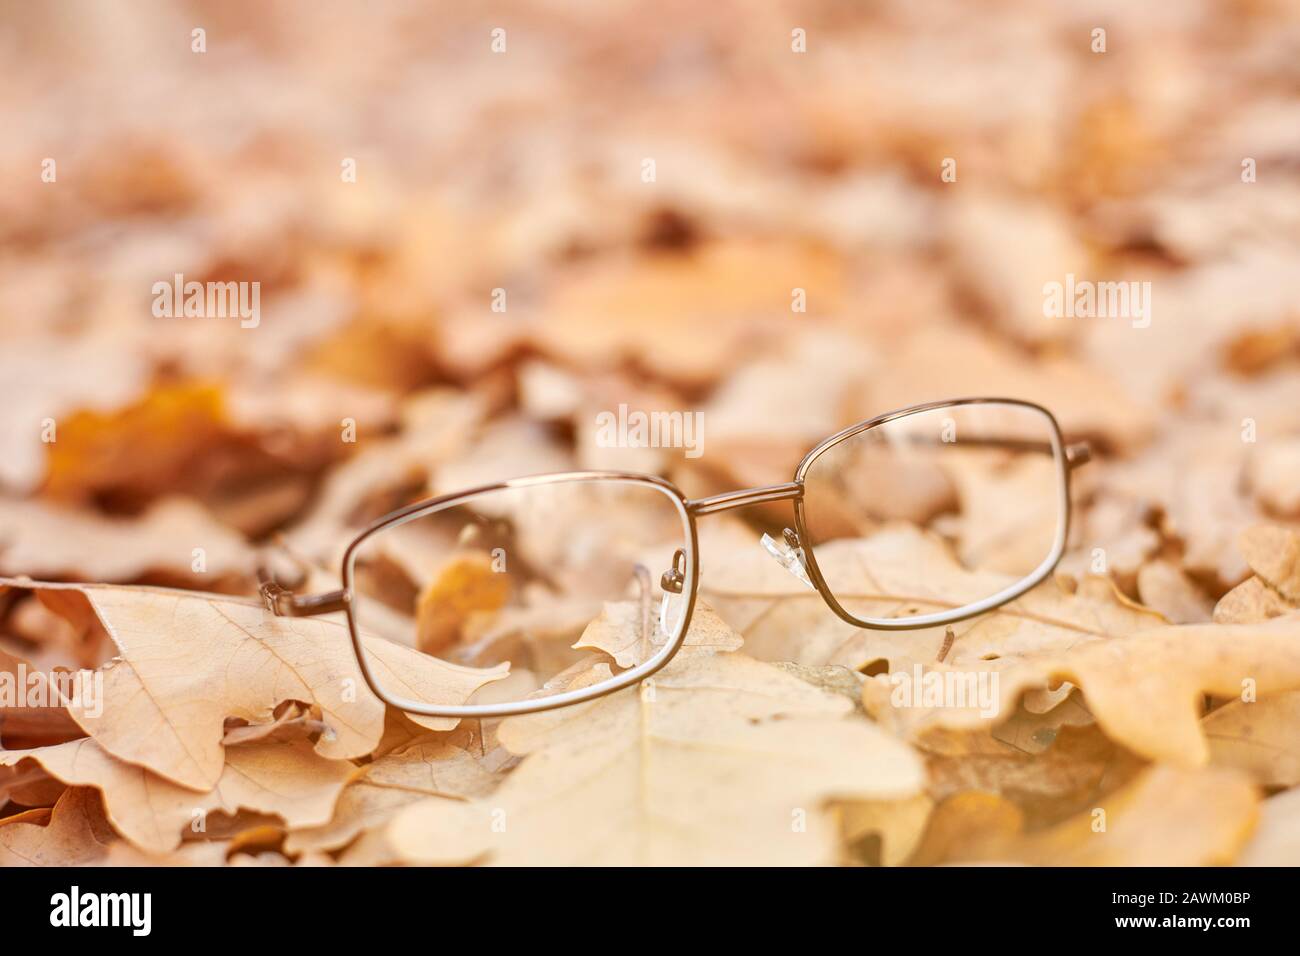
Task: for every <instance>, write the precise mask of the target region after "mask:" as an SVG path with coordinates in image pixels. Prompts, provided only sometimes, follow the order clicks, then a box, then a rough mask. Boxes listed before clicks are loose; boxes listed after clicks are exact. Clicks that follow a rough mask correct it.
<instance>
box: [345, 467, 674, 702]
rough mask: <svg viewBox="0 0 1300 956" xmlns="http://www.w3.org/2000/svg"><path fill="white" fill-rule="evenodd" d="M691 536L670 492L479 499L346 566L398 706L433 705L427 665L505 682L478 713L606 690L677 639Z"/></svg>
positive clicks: (629, 487) (557, 492) (450, 507)
mask: <svg viewBox="0 0 1300 956" xmlns="http://www.w3.org/2000/svg"><path fill="white" fill-rule="evenodd" d="M688 534H689V531H688V523H687V518H686V516H685V514H684V512H683V510H682V508H681V506H680V504H679V502H678V501H677V499H676V498H674V497H673V496H671V495H670V494H669V493H668V492H667V491H666V490H665V489H663V488H660V487H658V486H656V485H651V484H647V483H642V482H632V481H619V480H591V481H565V482H551V483H543V484H531V485H521V486H516V487H510V488H502V489H496V490H493V491H486V492H481V493H479V494H476V495H474V496H472V497H468V498H462V499H457V500H455V501H453V502H451V503H448V504H446V505H444V506H442V507H440V508H437V509H435V510H433V511H431V512H425V513H421V514H419V515H418V516H416V517H413V518H411V519H408V520H406V521H404V522H402V523H399V524H395V525H392V526H389V527H386V528H384V529H383V530H381V531H378V532H376V533H374V534H372V535H371V536H370V537H368V538H366V539H365V540H364V541H362V542H361V544H360V545H359V546H358V547H357V548H356V549H355V550H354V551H353V554H352V559H351V562H350V581H351V583H352V588H353V599H352V601H353V604H352V606H353V614H354V615H355V618H356V620H357V623H358V625H359V627H360V630H361V632H362V633H363V635H366V637H365V638H364V640H363V643H364V644H365V646H366V647H367V648H368V649H367V651H366V661H367V664H368V665H369V670H370V671H371V673H372V675H373V676H374V678H375V680H376V682H377V683H378V684H379V686H380V687H381V688H383V690H384V691H385V693H386V695H388V696H390V697H391V698H393V699H395V700H423V701H425V702H428V697H429V691H428V686H427V685H428V682H429V680H430V679H435V678H436V675H434V678H431V677H430V675H429V674H427V673H426V671H427V670H428V666H429V665H431V664H432V665H434V666H438V665H446V664H450V665H456V666H462V667H473V668H488V669H496V670H497V671H498V673H497V674H496V675H493V677H492V679H491V680H490V681H489V682H488V683H486V684H484V686H483V687H481V688H480V689H479V690H478V691H476V692H475V693H474V694H473V695H472V696H471V697H470V698H469V699H468V700H467V701H465V703H469V704H504V703H514V702H517V701H523V700H533V699H540V698H545V697H549V696H553V695H555V694H559V693H563V692H565V691H568V690H574V689H577V688H579V687H587V686H592V685H599V684H602V683H608V682H610V681H612V680H613V679H614V678H616V677H617V676H618V675H619V674H622V673H625V672H626V671H627V670H629V669H631V668H634V667H636V666H638V665H640V664H642V663H644V662H646V661H649V660H657V659H658V658H659V655H661V654H664V653H666V651H667V650H668V648H669V647H670V646H671V644H672V643H673V642H674V641H675V639H676V636H677V631H678V630H679V627H680V624H681V617H682V608H683V607H684V601H683V600H682V594H680V593H677V592H676V591H674V587H676V586H677V585H675V584H674V581H675V580H677V579H676V578H675V577H674V576H673V575H672V574H671V571H672V569H673V568H674V560H676V567H677V569H678V571H679V572H681V579H680V580H681V585H680V586H681V587H683V588H684V587H685V585H686V584H687V583H688V582H687V580H686V575H687V574H689V573H690V569H689V568H687V567H686V565H685V556H686V554H687V540H688ZM679 552H680V553H679ZM665 572H670V573H669V576H668V578H667V581H666V582H665V578H664V575H665ZM665 583H667V585H668V591H667V592H665V590H664V587H663V585H664V584H665ZM665 597H667V599H668V600H667V602H665ZM376 641H379V642H381V643H375V642H376ZM384 642H391V643H396V644H400V645H403V646H405V647H406V648H410V649H413V650H414V651H416V652H417V653H418V655H419V657H418V658H413V657H412V656H411V655H409V654H402V653H400V652H394V651H393V649H392V648H391V647H390V646H388V644H387V643H384ZM435 682H436V680H435ZM441 702H442V703H459V701H441Z"/></svg>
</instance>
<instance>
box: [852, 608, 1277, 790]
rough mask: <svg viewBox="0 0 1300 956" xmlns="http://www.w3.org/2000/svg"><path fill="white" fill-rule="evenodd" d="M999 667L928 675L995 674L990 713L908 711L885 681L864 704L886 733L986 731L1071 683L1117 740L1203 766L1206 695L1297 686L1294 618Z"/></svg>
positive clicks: (1149, 638) (1152, 636)
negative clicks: (1023, 702)
mask: <svg viewBox="0 0 1300 956" xmlns="http://www.w3.org/2000/svg"><path fill="white" fill-rule="evenodd" d="M1000 663H1001V662H996V661H995V662H986V663H985V664H984V665H983V667H982V668H977V667H975V666H973V665H972V666H968V667H966V668H965V669H964V670H963V669H954V668H944V667H942V666H937V667H935V668H933V670H934V671H936V672H942V671H948V672H953V671H956V672H957V673H958V676H959V678H960V679H962V680H969V678H970V677H971V676H972V675H974V676H978V671H979V670H981V669H982V670H985V671H990V672H993V671H996V672H997V683H996V684H994V685H993V688H994V691H993V692H994V693H995V694H996V697H997V699H996V701H994V702H993V708H992V713H987V712H982V711H981V709H980V707H978V706H976V707H969V706H962V707H937V708H936V707H929V706H919V707H918V706H911V704H910V702H909V701H905V700H901V699H900V703H901V704H902V706H894V703H893V701H892V700H891V698H892V696H893V691H894V690H895V688H896V686H897V681H895V682H894V683H892V684H891V681H890V678H888V677H886V676H884V675H881V676H878V677H875V678H872V679H871V680H869V681H867V682H866V683H865V684H864V685H863V705H864V707H866V709H867V712H868V713H869V714H872V715H873V716H874V717H875V718H876V719H877V720H878V721H880V722H881V723H882V724H884V725H885V726H888V727H891V728H892V729H893V730H894V731H895V732H896V733H899V734H900V735H902V736H904V737H905V738H909V739H916V738H918V737H920V736H922V735H923V734H925V733H926V732H927V731H929V730H932V729H934V728H965V729H971V728H979V727H990V726H993V724H995V723H1000V722H1001V721H1002V720H1004V719H1005V717H1006V716H1007V715H1010V714H1012V713H1014V711H1015V709H1014V704H1015V702H1016V700H1017V699H1018V698H1019V697H1020V695H1021V694H1023V693H1025V692H1026V691H1027V690H1033V689H1043V688H1048V687H1052V686H1054V685H1055V684H1057V683H1058V682H1059V681H1061V680H1068V681H1070V682H1072V683H1073V684H1074V685H1076V686H1077V687H1079V688H1080V689H1081V690H1082V691H1083V694H1084V696H1085V698H1086V701H1087V705H1088V709H1089V710H1090V711H1091V712H1092V714H1093V716H1094V717H1095V718H1096V720H1097V723H1098V724H1099V725H1100V726H1101V728H1102V730H1104V731H1105V732H1106V735H1107V736H1108V737H1110V738H1111V739H1112V740H1114V741H1115V742H1117V743H1120V744H1123V745H1124V746H1126V747H1128V748H1129V749H1131V750H1133V751H1135V752H1136V753H1138V754H1140V755H1142V756H1144V757H1147V758H1148V759H1151V760H1160V761H1165V762H1168V763H1170V764H1174V765H1177V766H1184V767H1199V766H1204V765H1205V764H1206V763H1207V762H1208V761H1209V748H1208V745H1207V743H1206V740H1205V735H1204V732H1203V730H1202V727H1201V723H1200V717H1201V709H1202V707H1203V705H1204V695H1206V694H1212V695H1216V696H1219V697H1236V696H1238V695H1240V694H1241V693H1242V691H1243V688H1245V687H1247V686H1250V687H1253V689H1254V691H1255V693H1257V694H1258V695H1259V696H1260V697H1264V696H1268V695H1273V694H1280V693H1282V692H1284V691H1288V690H1292V689H1295V688H1300V614H1293V615H1289V616H1287V617H1282V618H1277V619H1275V620H1273V621H1270V622H1267V623H1264V624H1239V625H1218V624H1187V625H1170V626H1168V627H1163V628H1158V629H1155V630H1151V631H1145V632H1142V633H1139V634H1133V635H1129V636H1127V637H1124V638H1122V639H1116V640H1094V641H1088V642H1086V643H1083V644H1080V645H1079V646H1078V647H1075V648H1071V649H1068V650H1065V651H1063V652H1059V653H1054V654H1044V655H1041V656H1039V657H1037V658H1028V659H1025V660H1022V661H1017V662H1013V663H1011V664H1009V665H1007V666H1001V667H999V666H998V665H999V664H1000ZM1248 681H1249V682H1250V683H1249V684H1247V683H1246V682H1248ZM986 703H987V702H986Z"/></svg>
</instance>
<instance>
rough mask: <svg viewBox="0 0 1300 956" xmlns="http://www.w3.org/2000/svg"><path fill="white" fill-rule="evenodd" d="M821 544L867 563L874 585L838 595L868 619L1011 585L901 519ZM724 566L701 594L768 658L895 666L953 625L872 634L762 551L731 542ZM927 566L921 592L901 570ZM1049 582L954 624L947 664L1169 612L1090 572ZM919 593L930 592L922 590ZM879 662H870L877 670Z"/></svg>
mask: <svg viewBox="0 0 1300 956" xmlns="http://www.w3.org/2000/svg"><path fill="white" fill-rule="evenodd" d="M836 544H837V545H838V546H837V547H834V548H830V549H822V550H819V551H818V557H817V560H818V563H819V565H822V564H828V565H829V564H830V563H831V562H836V565H835V566H836V567H837V568H840V569H845V571H843V572H841V573H846V569H849V568H852V567H854V566H855V564H856V565H859V566H862V567H866V568H869V569H870V571H871V572H872V576H873V577H874V579H875V580H874V581H873V583H872V585H871V586H867V585H866V584H865V583H864V586H863V587H862V588H861V589H860V590H857V591H855V592H853V593H849V594H845V595H842V596H840V600H841V602H844V603H846V606H849V607H851V608H852V609H853V610H855V611H857V612H859V613H861V612H863V611H865V612H866V613H868V614H869V615H870V616H875V617H888V616H891V615H896V614H898V613H900V611H901V612H904V613H912V611H910V610H909V609H924V610H925V611H927V612H928V611H935V610H942V609H951V608H956V607H959V606H960V605H962V604H964V603H970V602H971V601H974V600H978V599H980V598H983V597H985V596H987V595H989V594H992V593H995V592H996V591H997V590H999V589H1000V588H1001V587H1002V586H1004V585H1005V584H1007V583H1009V579H1006V578H1005V577H1004V576H1001V575H987V574H982V573H978V572H972V571H969V570H967V569H965V568H963V567H962V566H961V565H960V564H958V563H957V562H956V561H955V560H954V558H953V557H952V554H951V551H950V550H949V549H948V548H947V547H946V546H945V545H944V544H943V543H942V542H940V541H938V540H936V539H935V538H934V537H933V536H931V535H927V534H925V533H923V532H921V531H919V530H917V529H915V528H911V527H906V526H896V527H892V528H890V529H887V530H885V531H882V532H880V533H878V534H876V535H873V536H872V537H870V538H867V539H861V540H853V541H843V542H837V543H836ZM722 558H723V559H720V560H719V561H718V567H717V570H715V571H711V572H710V574H709V576H708V577H707V578H706V579H705V580H703V581H702V582H701V585H700V594H701V595H702V596H703V597H704V598H705V599H706V600H708V602H709V603H710V604H711V605H712V606H713V607H714V608H715V609H716V610H717V611H718V614H719V615H720V616H721V617H722V618H723V619H724V620H726V621H727V623H729V624H730V625H731V626H732V627H734V628H736V629H737V630H738V631H739V632H740V633H741V634H742V635H744V637H745V641H746V648H747V649H748V651H749V653H751V654H753V655H754V656H756V657H759V658H761V659H763V660H790V661H795V662H797V663H800V664H812V665H823V664H839V665H842V666H844V667H848V668H851V669H853V670H865V669H868V668H872V665H875V664H876V663H877V662H883V663H884V664H885V665H886V667H885V668H883V669H886V670H888V671H898V670H902V669H907V668H910V667H911V666H913V665H914V664H929V663H930V662H932V661H934V660H935V659H936V658H937V657H938V655H939V651H940V650H941V648H942V647H943V645H944V643H945V638H946V632H947V630H948V628H946V627H929V628H922V629H918V630H911V631H902V632H900V631H872V630H866V629H863V628H859V627H856V626H854V625H852V624H849V623H846V622H844V621H841V620H840V619H839V618H838V617H837V616H835V614H834V613H832V612H831V611H830V610H829V609H828V608H826V607H825V606H824V602H823V600H822V598H821V595H820V594H818V593H817V592H816V591H812V590H809V589H808V588H807V587H806V586H805V585H803V584H801V583H800V582H799V581H797V580H795V579H794V578H793V577H792V576H791V575H790V574H788V573H787V572H786V571H785V570H784V569H783V568H782V567H780V566H779V565H778V564H776V562H774V561H772V560H771V559H770V558H769V557H767V556H766V555H765V554H763V553H762V552H760V551H759V550H758V549H757V548H738V547H733V548H731V549H729V550H728V551H727V552H726V553H725V554H724V555H723V556H722ZM910 567H924V568H926V569H927V574H926V582H925V585H924V588H920V587H918V586H917V585H916V584H915V583H914V580H913V577H912V576H911V575H908V574H904V575H903V576H902V577H899V576H898V574H897V572H895V571H894V570H893V569H896V568H910ZM1071 584H1072V582H1070V581H1068V580H1066V579H1064V578H1049V579H1048V580H1046V581H1044V582H1043V583H1042V584H1040V585H1039V586H1038V587H1036V588H1034V589H1033V590H1031V591H1029V592H1028V593H1026V594H1024V595H1022V596H1021V597H1019V598H1017V599H1016V600H1014V601H1011V602H1009V603H1008V604H1005V605H1003V606H1002V607H999V608H995V609H994V610H992V611H990V612H988V613H986V614H981V615H979V616H978V617H975V618H971V619H970V620H968V621H962V622H960V623H957V624H954V625H951V628H952V630H953V632H954V635H955V637H954V640H953V643H952V646H951V648H950V650H949V652H948V653H947V654H946V655H945V657H944V661H945V663H948V664H952V665H967V664H969V665H972V666H980V664H979V662H981V661H987V660H992V659H999V660H1010V659H1018V658H1020V657H1023V656H1026V655H1032V654H1039V653H1043V652H1048V651H1052V650H1064V649H1067V648H1069V647H1072V646H1074V645H1075V644H1078V643H1080V642H1083V641H1087V640H1090V639H1094V638H1101V637H1108V636H1117V635H1122V634H1132V633H1136V632H1137V631H1141V630H1146V629H1148V628H1151V627H1153V626H1155V625H1157V624H1162V623H1164V621H1165V619H1164V618H1163V617H1162V616H1161V615H1160V614H1159V613H1158V612H1156V611H1153V610H1151V609H1149V608H1144V607H1142V606H1140V605H1138V604H1135V603H1134V602H1133V601H1131V600H1129V599H1128V598H1126V597H1125V596H1124V595H1123V594H1122V593H1120V592H1119V590H1118V589H1117V588H1116V587H1115V585H1114V584H1113V583H1112V582H1111V581H1109V580H1108V579H1106V578H1102V577H1096V576H1089V577H1085V578H1083V579H1081V580H1080V581H1079V582H1078V583H1077V585H1075V586H1073V587H1072V586H1071ZM916 591H923V592H924V593H914V592H916ZM873 669H874V668H873Z"/></svg>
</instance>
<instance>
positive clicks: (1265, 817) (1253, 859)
mask: <svg viewBox="0 0 1300 956" xmlns="http://www.w3.org/2000/svg"><path fill="white" fill-rule="evenodd" d="M1237 865H1238V866H1300V790H1287V791H1285V792H1283V793H1279V794H1276V795H1274V796H1272V797H1269V798H1268V799H1267V800H1265V801H1264V802H1263V803H1261V804H1260V806H1259V826H1258V827H1257V828H1256V829H1255V834H1254V836H1253V837H1251V840H1250V842H1249V843H1248V844H1246V847H1245V849H1243V850H1242V851H1241V855H1240V856H1239V857H1238V858H1237Z"/></svg>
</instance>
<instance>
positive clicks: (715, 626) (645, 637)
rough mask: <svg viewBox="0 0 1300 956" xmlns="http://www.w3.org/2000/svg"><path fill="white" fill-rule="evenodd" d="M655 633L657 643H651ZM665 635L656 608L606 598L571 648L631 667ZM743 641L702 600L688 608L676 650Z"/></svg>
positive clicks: (730, 646) (723, 647)
mask: <svg viewBox="0 0 1300 956" xmlns="http://www.w3.org/2000/svg"><path fill="white" fill-rule="evenodd" d="M655 637H658V639H659V643H658V645H656V644H655V643H654V639H655ZM666 639H667V638H666V636H665V635H664V633H663V631H662V630H660V629H659V612H658V609H657V608H645V607H642V605H641V603H640V602H638V601H607V602H605V606H604V609H603V610H602V611H601V613H600V615H599V616H598V617H596V618H595V619H594V620H593V621H592V622H591V623H590V624H588V625H587V627H586V629H585V630H584V631H583V632H582V636H581V637H580V638H578V640H577V643H575V644H574V645H573V649H574V650H587V649H591V650H598V651H604V652H605V653H606V654H608V655H609V656H610V657H612V658H613V659H614V663H616V664H617V665H618V666H619V667H622V668H625V669H626V668H629V667H635V666H636V665H637V664H640V663H642V662H643V661H645V660H648V659H649V658H650V657H652V656H653V655H654V654H656V653H658V651H659V650H660V649H661V648H662V646H663V641H665V640H666ZM744 643H745V641H744V638H742V637H741V636H740V635H739V634H737V633H736V632H735V631H734V630H732V628H731V627H730V625H728V624H727V623H726V622H725V621H724V620H722V618H720V617H718V615H717V614H715V613H714V612H713V609H712V608H710V607H709V606H708V605H706V604H704V603H703V602H702V601H697V602H696V604H695V608H694V610H693V611H692V612H691V623H690V627H689V628H687V631H686V637H685V639H684V640H683V641H682V646H681V648H680V649H679V650H678V651H677V653H678V654H679V655H680V654H689V653H693V652H699V651H705V652H709V653H712V652H715V651H734V650H738V649H739V648H740V647H741V646H742V645H743V644H744Z"/></svg>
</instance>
